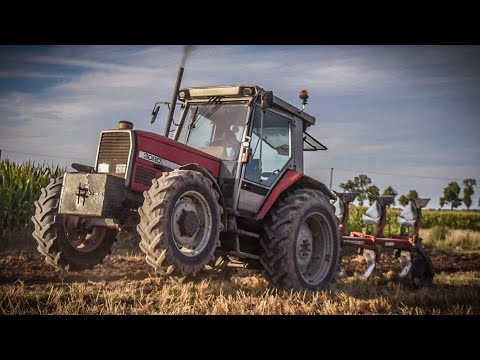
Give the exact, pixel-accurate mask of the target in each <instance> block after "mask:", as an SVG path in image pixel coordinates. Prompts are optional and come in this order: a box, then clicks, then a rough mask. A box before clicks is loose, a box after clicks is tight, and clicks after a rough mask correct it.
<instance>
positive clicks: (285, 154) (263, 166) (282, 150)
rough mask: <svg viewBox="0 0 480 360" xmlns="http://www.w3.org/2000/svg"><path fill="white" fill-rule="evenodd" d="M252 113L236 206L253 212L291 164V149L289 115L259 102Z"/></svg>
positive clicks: (256, 210) (254, 212)
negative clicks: (247, 157)
mask: <svg viewBox="0 0 480 360" xmlns="http://www.w3.org/2000/svg"><path fill="white" fill-rule="evenodd" d="M262 115H263V116H262ZM253 116H254V118H253V122H252V126H251V128H250V133H249V136H250V138H251V140H250V154H249V160H248V163H247V164H245V165H244V166H243V169H242V176H241V181H240V190H239V192H238V201H237V210H238V211H242V212H243V211H246V212H249V213H252V214H256V213H257V212H258V211H259V210H260V207H261V206H262V204H263V203H264V201H265V199H266V197H267V195H268V193H269V192H270V191H271V189H272V188H273V187H274V186H275V184H276V183H277V181H278V180H279V179H280V178H281V176H282V175H283V174H284V173H285V171H286V170H287V169H288V168H289V167H293V161H292V159H293V149H292V120H291V119H290V118H288V117H287V116H285V115H282V114H280V113H278V112H276V111H275V110H274V109H264V110H262V109H261V108H260V107H259V106H256V108H255V112H254V114H253Z"/></svg>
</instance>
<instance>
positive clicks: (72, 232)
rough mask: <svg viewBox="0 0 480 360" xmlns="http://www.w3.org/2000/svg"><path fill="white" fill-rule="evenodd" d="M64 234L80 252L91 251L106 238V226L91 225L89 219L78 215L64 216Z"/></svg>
mask: <svg viewBox="0 0 480 360" xmlns="http://www.w3.org/2000/svg"><path fill="white" fill-rule="evenodd" d="M63 225H64V234H65V238H66V239H67V241H68V242H69V243H70V245H72V246H73V247H74V248H75V249H76V250H77V251H79V252H85V253H88V252H91V251H93V250H95V249H96V248H98V246H100V244H101V243H102V241H103V239H104V238H105V234H106V231H107V228H106V227H98V226H90V225H89V222H88V219H84V218H80V217H78V216H65V217H64V218H63Z"/></svg>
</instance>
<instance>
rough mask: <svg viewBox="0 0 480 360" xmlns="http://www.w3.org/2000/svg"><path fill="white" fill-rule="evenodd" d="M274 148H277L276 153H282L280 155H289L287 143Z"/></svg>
mask: <svg viewBox="0 0 480 360" xmlns="http://www.w3.org/2000/svg"><path fill="white" fill-rule="evenodd" d="M275 149H276V150H277V154H278V155H282V156H289V155H290V146H288V144H285V145H282V146H279V147H277V148H275Z"/></svg>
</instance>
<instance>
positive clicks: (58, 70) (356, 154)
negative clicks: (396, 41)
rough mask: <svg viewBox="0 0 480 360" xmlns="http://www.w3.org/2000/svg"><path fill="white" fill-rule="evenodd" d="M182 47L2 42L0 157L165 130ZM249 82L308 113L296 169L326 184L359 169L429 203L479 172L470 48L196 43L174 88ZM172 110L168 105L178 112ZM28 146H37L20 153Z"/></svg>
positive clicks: (72, 157) (476, 50)
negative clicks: (129, 125) (154, 115)
mask: <svg viewBox="0 0 480 360" xmlns="http://www.w3.org/2000/svg"><path fill="white" fill-rule="evenodd" d="M182 54H183V46H182V45H176V46H175V45H168V46H103V45H102V46H100V45H95V46H78V45H77V46H58V45H56V46H0V149H1V150H2V158H10V159H12V160H15V161H23V160H28V159H32V160H35V161H40V162H43V161H47V162H49V163H54V164H60V165H66V166H68V165H69V164H71V163H72V162H82V163H85V164H90V165H93V164H94V161H95V155H96V148H97V143H98V137H99V133H100V131H101V130H104V129H112V128H115V127H116V124H117V122H118V121H119V120H129V121H132V122H133V123H134V126H135V128H136V129H141V130H147V131H152V132H158V133H162V132H163V126H164V123H165V122H164V120H165V118H166V114H167V112H168V111H167V109H165V108H164V109H162V110H161V112H160V115H159V118H158V120H157V122H156V123H154V124H153V125H151V124H150V113H151V110H152V107H153V104H154V103H155V102H156V101H170V99H171V93H172V90H173V86H174V83H175V79H176V75H177V71H178V66H179V64H180V61H181V58H182ZM245 83H247V84H256V85H260V86H262V87H263V88H265V89H267V90H272V91H273V93H274V94H275V95H276V96H278V97H280V98H282V99H284V100H285V101H287V102H289V103H291V104H293V105H296V106H298V107H301V102H300V100H299V98H298V93H299V91H300V90H301V89H307V90H308V92H309V94H310V97H309V100H308V105H307V108H306V112H307V113H309V114H311V115H313V116H314V117H315V118H316V124H315V126H313V127H311V128H310V129H309V133H311V134H312V135H313V136H314V137H316V138H318V139H319V140H320V141H321V142H322V143H324V144H325V145H326V146H327V147H328V150H327V151H322V152H313V153H306V156H305V172H306V173H307V174H308V175H310V176H312V177H315V178H317V179H319V180H321V181H323V182H324V183H326V184H327V185H328V184H329V181H330V169H331V168H333V169H334V170H333V182H332V185H333V186H332V188H333V189H334V190H340V189H339V187H338V185H339V184H340V183H342V182H346V181H347V180H349V179H353V177H355V176H356V175H358V174H367V175H368V176H369V177H370V178H371V179H372V181H373V183H374V184H376V185H377V186H378V187H379V188H380V190H381V191H382V190H383V189H385V188H386V187H387V186H392V187H393V188H394V189H395V190H397V191H398V192H399V194H406V193H407V192H408V191H409V190H411V189H416V190H417V191H418V193H419V195H420V197H430V198H431V201H430V204H429V206H428V207H430V208H438V207H439V198H440V196H441V195H442V192H443V188H444V187H445V186H446V185H447V184H448V183H449V182H450V181H457V182H459V183H461V182H462V181H463V179H467V178H474V179H477V182H479V186H478V187H477V189H476V191H475V194H474V195H473V203H474V206H472V208H478V201H479V200H478V197H479V193H480V143H479V139H480V116H479V115H480V46H399V45H396V46H360V45H357V46H332V45H328V46H319V45H315V46H311V45H310V46H297V45H295V46H294V45H285V46H273V45H266V46H261V45H255V46H247V45H229V46H227V45H216V46H200V45H198V46H194V47H193V49H192V51H191V52H190V54H189V57H188V59H187V63H186V67H185V73H184V77H183V81H182V86H184V87H189V86H209V85H227V84H245ZM177 115H178V113H177ZM23 153H30V154H36V155H29V154H23Z"/></svg>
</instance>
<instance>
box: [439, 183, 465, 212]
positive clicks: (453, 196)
mask: <svg viewBox="0 0 480 360" xmlns="http://www.w3.org/2000/svg"><path fill="white" fill-rule="evenodd" d="M447 204H450V209H451V210H453V209H454V208H457V207H459V206H460V205H462V199H461V198H460V186H459V185H458V183H457V182H456V181H451V182H450V183H449V184H448V185H447V187H446V188H445V189H443V196H442V197H441V198H440V206H441V207H443V206H444V205H447Z"/></svg>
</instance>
